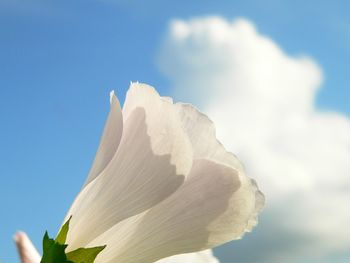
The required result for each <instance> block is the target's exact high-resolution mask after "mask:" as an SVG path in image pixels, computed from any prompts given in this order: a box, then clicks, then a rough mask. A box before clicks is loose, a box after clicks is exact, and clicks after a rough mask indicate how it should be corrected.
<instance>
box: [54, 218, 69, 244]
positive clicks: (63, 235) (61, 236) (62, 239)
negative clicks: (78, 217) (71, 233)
mask: <svg viewBox="0 0 350 263" xmlns="http://www.w3.org/2000/svg"><path fill="white" fill-rule="evenodd" d="M71 219H72V216H70V217H69V219H68V220H67V222H66V223H64V225H63V226H62V227H61V230H60V232H58V234H57V237H56V239H55V241H56V242H58V243H60V244H62V245H64V244H65V243H66V239H67V234H68V230H69V222H70V220H71Z"/></svg>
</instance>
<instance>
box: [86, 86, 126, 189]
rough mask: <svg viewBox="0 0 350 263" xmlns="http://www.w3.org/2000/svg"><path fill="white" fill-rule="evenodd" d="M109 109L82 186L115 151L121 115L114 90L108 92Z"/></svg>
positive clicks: (109, 159) (94, 175)
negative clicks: (98, 144) (95, 151)
mask: <svg viewBox="0 0 350 263" xmlns="http://www.w3.org/2000/svg"><path fill="white" fill-rule="evenodd" d="M110 103H111V107H110V111H109V114H108V118H107V121H106V124H105V128H104V130H103V134H102V137H101V141H100V146H99V147H98V150H97V153H96V157H95V160H94V162H93V164H92V167H91V169H90V172H89V175H88V177H87V179H86V181H85V184H84V187H85V186H86V185H87V184H88V183H90V182H91V181H92V180H93V179H95V178H96V177H97V176H98V175H99V174H100V173H101V172H102V170H103V169H104V168H105V167H106V166H107V164H108V163H109V162H110V161H111V160H112V158H113V156H114V154H115V153H116V151H117V149H118V146H119V143H120V139H121V137H122V133H123V116H122V111H121V107H120V103H119V100H118V98H117V97H116V96H115V94H114V91H112V92H111V94H110Z"/></svg>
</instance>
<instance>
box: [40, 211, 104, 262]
mask: <svg viewBox="0 0 350 263" xmlns="http://www.w3.org/2000/svg"><path fill="white" fill-rule="evenodd" d="M71 218H72V217H69V219H68V220H67V222H66V223H64V225H63V226H62V227H61V229H60V231H59V233H58V234H57V237H56V239H52V238H50V237H49V235H48V233H47V231H46V232H45V235H44V238H43V257H42V258H41V261H40V263H93V262H94V261H95V259H96V257H97V255H98V254H99V253H100V252H101V251H102V250H103V249H104V248H105V247H106V246H99V247H91V248H78V249H76V250H74V251H71V252H69V253H66V252H65V250H66V248H67V246H68V245H67V244H65V243H66V239H67V234H68V231H69V222H70V220H71Z"/></svg>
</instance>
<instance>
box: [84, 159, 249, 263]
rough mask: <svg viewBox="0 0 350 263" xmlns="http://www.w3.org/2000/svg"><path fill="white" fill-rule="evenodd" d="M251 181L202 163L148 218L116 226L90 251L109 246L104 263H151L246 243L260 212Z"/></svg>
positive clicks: (222, 167)
mask: <svg viewBox="0 0 350 263" xmlns="http://www.w3.org/2000/svg"><path fill="white" fill-rule="evenodd" d="M255 191H256V189H255V188H253V187H252V185H251V183H250V180H249V179H248V178H247V177H243V176H239V175H238V172H237V171H236V170H234V169H232V168H231V167H229V166H226V165H224V164H218V163H216V162H214V161H211V160H205V159H197V160H195V161H194V163H193V167H192V170H191V173H190V175H189V176H188V178H187V179H186V182H185V183H184V184H183V185H182V186H181V187H180V188H179V189H178V190H177V191H176V192H175V193H173V194H172V195H171V196H170V197H168V198H167V199H165V200H164V201H163V202H161V203H159V204H158V205H156V206H154V207H152V208H151V209H150V210H149V211H146V212H144V213H143V214H139V215H136V216H134V217H132V218H129V219H127V220H124V221H123V222H121V223H120V224H118V225H116V226H114V227H112V228H111V229H109V230H108V231H106V232H105V233H103V234H102V235H101V236H99V237H98V238H97V239H95V240H94V241H93V242H91V243H90V244H89V246H94V245H96V244H101V243H106V244H107V248H106V250H105V251H104V253H102V254H101V255H100V257H99V258H98V260H97V263H98V262H104V263H106V262H128V263H141V262H142V263H150V262H154V261H157V260H159V259H162V258H165V257H169V256H172V255H176V254H182V253H189V252H195V251H199V250H204V249H208V248H212V247H215V246H218V245H220V244H223V243H225V242H228V241H230V240H233V239H238V238H240V237H241V236H242V235H243V234H244V232H245V231H246V230H247V229H246V228H247V225H248V223H249V220H250V219H251V217H252V216H255V215H254V211H255V202H256V198H255V195H256V193H255Z"/></svg>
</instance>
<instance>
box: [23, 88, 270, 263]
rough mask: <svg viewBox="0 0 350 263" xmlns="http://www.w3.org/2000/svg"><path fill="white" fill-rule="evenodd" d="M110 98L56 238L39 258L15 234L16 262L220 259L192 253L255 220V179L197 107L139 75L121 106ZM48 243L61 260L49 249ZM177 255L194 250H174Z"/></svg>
mask: <svg viewBox="0 0 350 263" xmlns="http://www.w3.org/2000/svg"><path fill="white" fill-rule="evenodd" d="M110 103H111V108H110V112H109V116H108V119H107V122H106V125H105V128H104V131H103V135H102V138H101V142H100V146H99V148H98V150H97V154H96V157H95V160H94V162H93V165H92V168H91V170H90V173H89V175H88V177H87V180H86V182H85V184H84V186H83V188H82V190H81V191H80V193H79V194H78V196H77V197H76V199H75V201H74V202H73V204H72V206H71V208H70V210H69V211H68V213H67V217H66V219H65V222H66V223H65V224H64V225H63V226H62V228H61V231H60V232H59V234H58V236H57V238H56V240H53V239H50V238H49V237H48V236H47V235H45V238H44V244H43V245H44V249H43V251H44V254H43V257H41V256H39V254H38V253H37V252H36V250H35V248H34V247H33V246H32V245H31V243H30V241H29V239H28V238H27V237H26V236H25V235H24V234H23V233H22V234H19V235H17V236H16V241H17V244H18V247H19V252H20V255H21V259H22V262H23V263H37V262H39V261H40V260H41V262H43V263H50V262H57V263H59V262H74V263H78V262H85V263H88V262H97V263H99V262H103V263H107V262H119V263H150V262H156V261H157V262H186V259H185V258H186V257H187V258H188V257H192V260H193V261H191V262H217V261H216V259H215V258H214V257H213V256H212V255H211V254H210V252H196V251H202V250H206V249H210V248H213V247H215V246H218V245H220V244H223V243H225V242H228V241H231V240H234V239H239V238H241V237H242V236H243V234H244V233H245V232H247V231H250V230H251V229H252V227H253V226H255V225H256V223H257V215H258V213H259V212H260V210H261V209H262V207H263V205H264V196H263V194H262V193H261V192H260V191H259V190H258V188H257V185H256V183H255V182H254V181H253V180H252V179H250V178H248V177H247V176H246V175H245V173H244V169H243V166H242V164H241V163H240V162H239V160H238V159H237V158H236V156H234V155H233V154H232V153H229V152H227V151H226V150H225V148H224V147H223V145H222V144H221V143H220V142H219V141H218V140H217V139H216V135H215V127H214V124H213V123H212V122H211V121H210V120H209V119H208V117H207V116H206V115H204V114H202V113H201V112H199V111H198V110H197V109H196V108H194V107H193V106H191V105H189V104H183V103H173V101H172V99H170V98H167V97H161V96H159V94H158V93H157V91H156V90H155V89H154V88H152V87H150V86H148V85H145V84H139V83H132V84H131V86H130V89H129V91H128V93H127V96H126V99H125V103H124V106H123V109H122V108H121V106H120V103H119V101H118V99H117V97H116V96H115V95H114V92H112V93H111V97H110ZM70 216H72V217H71V219H70ZM68 228H69V231H68ZM49 245H50V246H51V247H50V246H49ZM101 245H103V246H102V247H101ZM105 245H106V247H105ZM54 246H58V248H56V250H59V251H60V255H61V256H62V257H61V259H60V260H61V261H59V260H58V258H55V255H56V254H52V255H51V254H50V253H51V252H52V251H51V250H50V249H52V248H53V247H54ZM84 248H85V249H84ZM56 250H55V249H53V251H55V253H56V252H57V251H56ZM50 251H51V252H50ZM76 251H80V252H79V253H80V254H79V253H78V254H79V257H76V256H75V257H74V258H72V256H71V255H72V254H74V253H77V252H76ZM92 252H93V253H92ZM100 252H101V253H100ZM89 253H90V254H89ZM183 253H192V254H188V255H186V256H175V257H172V256H173V255H177V254H183ZM91 254H93V255H92V256H91V257H89V258H86V255H91ZM74 255H75V254H74ZM97 255H98V256H97ZM56 256H57V255H56ZM47 258H49V259H50V260H53V261H49V260H48V259H47ZM62 258H63V259H62ZM45 260H47V261H45ZM57 260H58V261H57ZM64 260H67V261H64Z"/></svg>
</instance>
